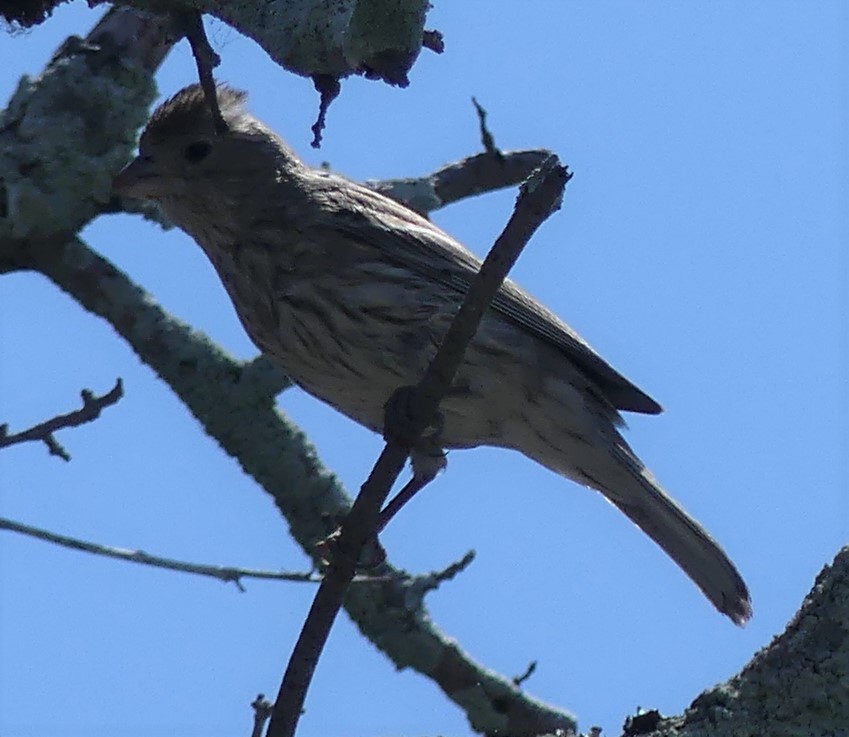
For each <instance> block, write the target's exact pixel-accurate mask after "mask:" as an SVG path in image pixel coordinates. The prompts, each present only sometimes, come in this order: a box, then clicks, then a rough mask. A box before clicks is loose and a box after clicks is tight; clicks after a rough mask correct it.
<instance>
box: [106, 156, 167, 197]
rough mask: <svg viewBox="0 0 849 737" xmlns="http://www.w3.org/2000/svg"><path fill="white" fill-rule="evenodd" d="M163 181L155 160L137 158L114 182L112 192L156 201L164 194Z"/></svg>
mask: <svg viewBox="0 0 849 737" xmlns="http://www.w3.org/2000/svg"><path fill="white" fill-rule="evenodd" d="M162 185H163V180H162V177H161V175H160V174H159V172H158V171H157V170H156V165H155V164H154V162H153V159H151V158H149V157H142V156H136V158H134V159H133V160H132V161H131V162H130V163H129V164H127V165H126V166H125V167H124V168H123V169H122V170H121V171H120V172H119V173H118V175H117V176H116V177H115V179H113V180H112V191H113V192H115V194H118V195H121V196H122V197H136V198H138V199H156V197H157V196H160V195H161V194H163V192H162Z"/></svg>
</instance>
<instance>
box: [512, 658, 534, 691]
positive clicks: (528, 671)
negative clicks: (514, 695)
mask: <svg viewBox="0 0 849 737" xmlns="http://www.w3.org/2000/svg"><path fill="white" fill-rule="evenodd" d="M536 669H537V661H536V660H532V661H531V662H530V663H528V667H527V668H525V672H524V673H522V675H520V676H513V685H514V686H515V687H516V688H518V687H519V686H521V685H522V684H523V683H524V682H525V681H527V680H528V679H529V678H530V677H531V676H532V675H533V674H534V671H535V670H536Z"/></svg>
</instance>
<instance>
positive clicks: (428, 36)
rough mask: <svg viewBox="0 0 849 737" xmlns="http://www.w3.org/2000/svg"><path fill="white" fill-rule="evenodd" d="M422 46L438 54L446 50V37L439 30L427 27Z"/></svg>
mask: <svg viewBox="0 0 849 737" xmlns="http://www.w3.org/2000/svg"><path fill="white" fill-rule="evenodd" d="M422 46H423V47H424V48H426V49H430V50H431V51H433V52H434V53H436V54H441V53H442V52H444V51H445V39H444V38H443V37H442V34H441V33H440V32H439V31H435V30H428V29H425V30H424V31H423V32H422Z"/></svg>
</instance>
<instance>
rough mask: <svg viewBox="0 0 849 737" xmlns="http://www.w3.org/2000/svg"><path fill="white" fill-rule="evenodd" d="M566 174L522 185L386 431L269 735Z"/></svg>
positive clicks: (290, 703)
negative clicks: (406, 408) (393, 431)
mask: <svg viewBox="0 0 849 737" xmlns="http://www.w3.org/2000/svg"><path fill="white" fill-rule="evenodd" d="M569 178H570V175H569V173H568V171H567V170H566V168H565V167H563V166H561V165H560V162H559V161H558V159H557V157H556V156H554V155H552V156H550V157H549V158H548V159H546V161H545V162H544V163H543V165H542V166H541V167H540V168H539V169H538V170H537V171H535V172H534V174H532V175H531V177H530V178H529V179H528V181H527V182H525V183H524V184H523V185H522V187H521V189H520V191H519V197H518V199H517V202H516V207H515V210H514V212H513V216H512V217H511V218H510V220H509V222H508V223H507V226H506V227H505V229H504V231H503V232H502V234H501V235H500V236H499V238H498V239H497V240H496V242H495V245H494V246H493V248H492V250H491V251H490V253H489V255H488V256H487V257H486V259H485V260H484V262H483V264H482V266H481V269H480V271H479V272H478V274H477V276H476V277H475V279H474V280H473V282H472V284H471V286H470V287H469V291H468V292H467V294H466V297H465V299H464V300H463V304H462V305H461V306H460V309H459V311H458V312H457V315H456V316H455V317H454V320H453V321H452V323H451V325H450V326H449V328H448V331H447V333H446V334H445V337H444V338H443V340H442V343H441V344H440V346H439V349H438V350H437V352H436V355H435V356H434V358H433V360H432V361H431V363H430V365H429V366H428V368H427V370H426V371H425V374H424V377H423V378H422V380H421V382H419V385H418V387H416V394H417V401H416V405H417V406H416V408H415V413H414V415H413V416H412V417H411V418H410V432H409V436H408V437H406V438H399V437H395V436H392V435H390V436H389V438H388V442H387V443H386V446H385V448H384V449H383V452H382V453H381V454H380V457H379V458H378V460H377V463H376V464H375V466H374V469H373V470H372V472H371V474H370V475H369V478H368V479H367V480H366V482H365V483H364V484H363V486H362V489H361V490H360V494H359V496H358V497H357V499H356V501H355V502H354V506H353V507H352V509H351V512H350V513H349V515H348V517H347V518H346V520H345V522H344V523H343V525H342V530H341V534H340V536H339V541H338V552H339V554H338V555H335V556H334V557H333V560H332V562H331V565H330V568H329V570H328V572H327V575H326V577H325V580H324V582H322V584H321V586H320V587H319V589H318V593H317V594H316V597H315V600H314V601H313V605H312V607H311V609H310V612H309V615H308V616H307V620H306V622H305V623H304V627H303V629H302V630H301V635H300V637H299V638H298V641H297V643H296V644H295V648H294V650H293V651H292V655H291V657H290V659H289V665H288V667H287V668H286V673H285V675H284V677H283V682H282V683H281V685H280V692H279V694H278V696H277V701H276V703H275V705H274V711H273V712H272V715H271V722H270V724H269V726H268V732H267V737H292V735H294V733H295V729H296V727H297V724H298V720H299V719H300V716H301V711H302V709H303V703H304V699H305V698H306V693H307V690H308V688H309V684H310V681H311V680H312V675H313V672H314V671H315V666H316V664H317V663H318V659H319V656H320V655H321V651H322V649H323V648H324V644H325V642H326V641H327V638H328V636H329V635H330V629H331V627H332V625H333V621H334V620H335V618H336V615H337V613H338V611H339V609H340V608H341V606H342V602H343V600H344V597H345V592H346V591H347V590H348V587H349V585H350V583H351V580H352V579H353V577H354V571H355V567H356V563H357V559H358V558H359V554H360V551H361V550H362V548H363V546H364V545H365V543H366V541H367V540H368V539H369V538H370V537H371V536H372V535H373V534H374V532H375V530H376V529H377V522H378V515H379V513H380V508H381V506H382V505H383V502H384V501H385V500H386V497H387V496H388V495H389V491H390V489H391V488H392V484H393V483H394V482H395V480H396V479H397V478H398V475H399V474H400V473H401V470H402V469H403V467H404V464H405V462H406V460H407V456H408V455H409V453H410V449H411V447H412V445H413V444H414V442H415V441H416V440H417V439H418V437H419V436H420V435H421V433H422V432H423V431H424V429H425V427H426V426H427V425H428V423H429V422H430V420H431V418H432V417H433V416H434V415H435V414H436V411H437V408H438V406H439V402H440V401H441V399H442V397H443V396H444V394H445V392H446V391H448V388H449V386H450V385H451V381H452V380H453V378H454V374H455V373H456V371H457V368H458V367H459V366H460V362H461V361H462V359H463V354H464V353H465V351H466V346H467V345H468V344H469V341H470V340H471V339H472V338H473V337H474V334H475V333H476V332H477V328H478V325H479V324H480V321H481V318H482V317H483V314H484V312H485V311H486V309H487V307H489V304H490V302H491V301H492V298H493V297H494V296H495V294H496V293H497V291H498V289H499V288H500V287H501V283H502V282H503V281H504V279H505V277H506V276H507V272H508V271H509V270H510V268H511V267H512V266H513V264H514V263H515V262H516V259H517V258H518V257H519V254H520V253H521V252H522V249H523V248H524V247H525V245H526V244H527V243H528V241H529V240H530V238H531V236H532V235H533V233H534V231H536V229H537V228H538V227H539V226H540V225H541V224H542V222H543V221H544V220H545V219H546V218H548V216H549V215H551V213H552V212H554V211H555V210H556V209H558V208H559V207H560V202H561V199H562V196H563V188H564V187H565V185H566V182H568V181H569Z"/></svg>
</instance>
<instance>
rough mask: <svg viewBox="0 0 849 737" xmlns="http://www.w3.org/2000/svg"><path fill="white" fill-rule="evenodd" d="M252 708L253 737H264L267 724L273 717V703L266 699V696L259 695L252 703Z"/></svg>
mask: <svg viewBox="0 0 849 737" xmlns="http://www.w3.org/2000/svg"><path fill="white" fill-rule="evenodd" d="M251 708H253V710H254V728H253V729H252V730H251V737H262V732H263V730H264V729H265V723H266V722H267V721H268V718H269V717H270V716H271V702H270V701H269V700H268V699H266V698H265V694H257V697H256V698H255V699H254V700H253V701H252V702H251Z"/></svg>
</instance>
